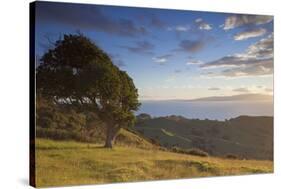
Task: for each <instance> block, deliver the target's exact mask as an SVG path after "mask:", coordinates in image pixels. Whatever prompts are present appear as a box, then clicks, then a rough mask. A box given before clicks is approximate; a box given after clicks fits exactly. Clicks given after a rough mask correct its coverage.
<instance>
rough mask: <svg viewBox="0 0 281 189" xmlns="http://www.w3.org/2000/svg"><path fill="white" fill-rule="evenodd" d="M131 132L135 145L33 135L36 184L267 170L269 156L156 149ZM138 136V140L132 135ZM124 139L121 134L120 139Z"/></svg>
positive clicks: (153, 178)
mask: <svg viewBox="0 0 281 189" xmlns="http://www.w3.org/2000/svg"><path fill="white" fill-rule="evenodd" d="M123 135H124V136H126V137H125V138H126V139H127V138H129V137H127V136H128V135H130V136H131V137H132V138H131V139H132V140H133V141H138V140H139V144H137V143H136V145H135V146H126V145H125V143H124V144H122V142H121V143H120V144H117V145H116V146H115V148H114V149H112V150H110V149H105V148H102V147H101V145H100V144H90V143H79V142H74V141H64V142H62V141H54V140H48V139H36V149H37V150H36V184H37V186H38V187H43V186H62V185H75V184H96V183H108V182H122V181H144V180H156V179H176V178H190V177H204V176H222V175H237V174H239V175H240V174H252V173H270V172H272V171H273V163H272V161H258V160H230V159H222V158H215V157H198V156H191V155H184V154H178V153H172V152H166V151H160V150H158V149H157V148H155V147H154V146H153V145H151V144H149V143H147V141H145V140H143V139H141V138H138V137H137V136H134V135H133V134H129V133H126V131H125V133H123ZM135 139H136V140H135ZM120 141H123V140H120Z"/></svg>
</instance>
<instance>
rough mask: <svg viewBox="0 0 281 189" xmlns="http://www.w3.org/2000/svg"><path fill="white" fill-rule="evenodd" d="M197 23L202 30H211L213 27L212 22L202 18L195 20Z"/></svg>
mask: <svg viewBox="0 0 281 189" xmlns="http://www.w3.org/2000/svg"><path fill="white" fill-rule="evenodd" d="M195 23H196V25H197V27H198V29H200V30H211V29H212V26H211V24H209V23H207V22H205V21H204V20H203V19H202V18H197V19H196V20H195Z"/></svg>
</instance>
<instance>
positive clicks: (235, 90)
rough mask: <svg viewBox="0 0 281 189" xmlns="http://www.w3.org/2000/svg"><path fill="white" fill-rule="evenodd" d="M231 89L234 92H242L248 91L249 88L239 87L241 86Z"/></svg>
mask: <svg viewBox="0 0 281 189" xmlns="http://www.w3.org/2000/svg"><path fill="white" fill-rule="evenodd" d="M232 91H234V92H243V93H247V92H249V89H248V88H245V87H241V88H236V89H233V90H232Z"/></svg>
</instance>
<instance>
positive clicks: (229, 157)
mask: <svg viewBox="0 0 281 189" xmlns="http://www.w3.org/2000/svg"><path fill="white" fill-rule="evenodd" d="M225 158H227V159H239V156H237V155H235V154H226V156H225Z"/></svg>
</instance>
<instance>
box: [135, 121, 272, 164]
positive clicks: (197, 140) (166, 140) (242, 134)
mask: <svg viewBox="0 0 281 189" xmlns="http://www.w3.org/2000/svg"><path fill="white" fill-rule="evenodd" d="M135 129H136V130H137V131H138V132H140V133H141V134H142V135H144V136H145V137H147V138H152V139H156V140H157V141H158V142H159V143H160V144H161V145H162V146H165V147H168V148H170V147H172V146H178V147H180V148H184V149H189V148H199V149H202V150H204V151H206V152H208V153H209V154H211V155H214V156H226V155H227V154H235V155H237V156H239V157H241V158H248V159H268V160H272V158H273V117H263V116H260V117H250V116H240V117H237V118H234V119H230V120H225V121H216V120H198V119H186V118H184V117H181V116H168V117H157V118H151V119H145V120H142V121H139V122H138V123H137V125H136V126H135Z"/></svg>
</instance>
